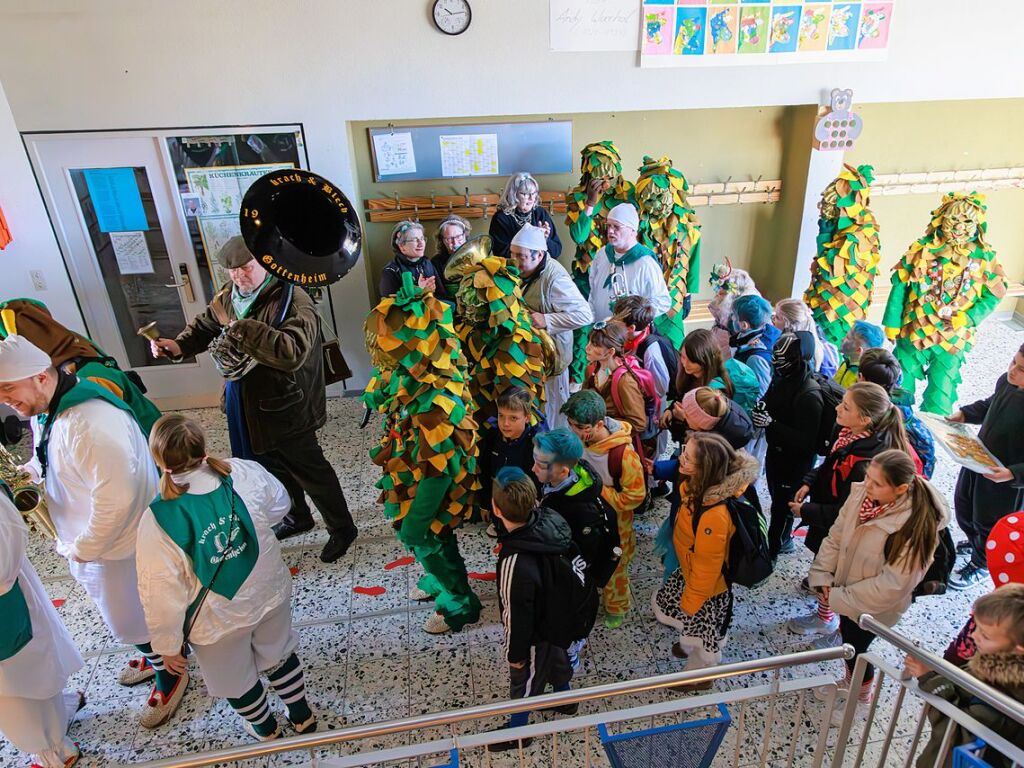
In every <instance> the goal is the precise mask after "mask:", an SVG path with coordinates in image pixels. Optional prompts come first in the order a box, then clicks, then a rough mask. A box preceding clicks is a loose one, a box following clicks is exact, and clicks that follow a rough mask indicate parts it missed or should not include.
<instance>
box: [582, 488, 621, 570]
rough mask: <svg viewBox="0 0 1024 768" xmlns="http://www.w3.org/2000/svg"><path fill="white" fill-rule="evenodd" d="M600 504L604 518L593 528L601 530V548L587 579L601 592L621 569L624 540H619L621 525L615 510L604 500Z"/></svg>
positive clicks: (591, 564) (591, 565)
mask: <svg viewBox="0 0 1024 768" xmlns="http://www.w3.org/2000/svg"><path fill="white" fill-rule="evenodd" d="M598 502H599V503H600V505H601V512H602V514H603V515H604V517H603V518H602V519H601V522H599V523H596V524H595V525H594V526H591V527H593V528H599V529H600V536H601V546H600V549H599V551H598V555H597V557H596V558H595V559H594V562H593V563H590V568H589V569H588V572H587V577H588V578H589V579H590V582H591V584H593V586H594V587H595V588H596V589H598V590H601V589H604V586H605V585H606V584H607V583H608V582H609V580H611V578H612V574H613V573H615V569H616V568H618V567H619V560H621V559H622V540H621V539H620V538H619V523H618V519H617V518H616V516H615V510H614V509H612V508H611V505H610V504H608V503H607V502H606V501H604V500H603V499H598Z"/></svg>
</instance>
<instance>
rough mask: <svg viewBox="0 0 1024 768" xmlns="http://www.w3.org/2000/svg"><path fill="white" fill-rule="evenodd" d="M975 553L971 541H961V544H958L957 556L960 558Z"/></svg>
mask: <svg viewBox="0 0 1024 768" xmlns="http://www.w3.org/2000/svg"><path fill="white" fill-rule="evenodd" d="M973 551H974V546H973V545H972V544H971V542H970V541H960V542H957V545H956V554H957V556H958V557H959V556H960V555H969V554H971V552H973Z"/></svg>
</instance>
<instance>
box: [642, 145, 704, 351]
mask: <svg viewBox="0 0 1024 768" xmlns="http://www.w3.org/2000/svg"><path fill="white" fill-rule="evenodd" d="M689 188H690V187H689V185H688V184H687V183H686V177H685V176H683V174H682V173H681V172H680V171H677V170H676V169H675V168H673V167H672V161H671V160H670V159H669V158H667V157H662V158H660V159H658V160H655V159H654V158H652V157H644V164H643V165H642V166H640V178H639V179H638V180H637V182H636V202H637V205H638V206H639V208H640V232H639V235H640V242H641V243H643V244H644V245H646V246H647V247H648V248H650V249H651V250H652V251H654V253H655V254H656V255H657V257H658V260H659V261H660V262H661V268H662V270H663V271H664V274H665V282H666V283H667V284H668V292H669V294H670V295H671V297H672V308H671V309H669V311H668V312H666V313H665V314H664V315H659V316H658V317H657V318H655V320H654V325H655V328H657V330H658V332H659V333H660V334H661V335H662V336H664V337H666V338H667V339H668V340H669V341H670V342H672V346H674V347H675V348H676V349H679V348H680V347H681V346H682V345H683V336H685V335H686V334H685V332H684V330H683V320H684V319H686V316H687V315H688V314H689V307H690V302H689V301H688V300H687V299H688V297H689V296H691V295H692V294H695V293H697V292H698V291H699V290H700V243H701V240H700V220H699V219H698V218H697V214H696V213H695V212H694V210H693V209H692V208H690V207H689V205H687V201H686V193H687V191H688V190H689Z"/></svg>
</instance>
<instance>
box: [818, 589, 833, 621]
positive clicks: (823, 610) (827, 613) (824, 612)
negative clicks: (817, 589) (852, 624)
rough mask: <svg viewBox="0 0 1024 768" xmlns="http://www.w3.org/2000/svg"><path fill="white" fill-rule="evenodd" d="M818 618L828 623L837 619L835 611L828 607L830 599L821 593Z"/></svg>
mask: <svg viewBox="0 0 1024 768" xmlns="http://www.w3.org/2000/svg"><path fill="white" fill-rule="evenodd" d="M818 618H819V619H821V620H822V621H823V622H826V623H828V622H831V621H835V620H836V615H835V613H833V611H832V609H831V608H829V607H828V600H826V599H825V598H824V597H822V596H821V595H818Z"/></svg>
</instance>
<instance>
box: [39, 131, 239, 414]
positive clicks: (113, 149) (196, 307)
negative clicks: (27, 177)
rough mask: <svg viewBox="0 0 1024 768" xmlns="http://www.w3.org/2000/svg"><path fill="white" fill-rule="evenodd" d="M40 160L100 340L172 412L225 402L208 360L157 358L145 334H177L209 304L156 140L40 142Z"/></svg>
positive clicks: (87, 312)
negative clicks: (147, 329)
mask: <svg viewBox="0 0 1024 768" xmlns="http://www.w3.org/2000/svg"><path fill="white" fill-rule="evenodd" d="M29 148H30V155H31V157H32V160H33V163H34V165H35V167H36V173H37V177H38V178H39V181H40V186H41V188H42V190H43V196H44V199H45V200H46V203H47V206H48V208H49V209H50V215H51V219H52V221H53V223H54V228H55V230H56V231H57V236H58V239H59V241H60V244H61V247H62V251H63V252H64V257H65V261H66V262H67V265H68V269H69V273H70V275H71V279H72V282H73V283H74V286H75V290H76V293H77V294H78V297H79V301H80V303H81V306H82V311H83V314H84V315H85V320H86V324H87V325H88V327H89V331H90V333H91V335H92V338H93V341H95V342H96V343H97V344H98V345H99V346H100V347H102V348H103V350H104V351H105V352H106V353H107V354H109V355H112V356H113V357H114V358H115V359H116V360H117V361H118V364H119V365H121V366H122V367H123V368H126V369H127V368H133V369H135V370H137V371H138V372H139V374H140V375H141V376H142V379H143V381H145V383H146V386H147V387H148V389H149V396H150V397H151V398H152V399H153V400H154V401H156V402H157V404H158V405H159V406H160V407H162V408H182V407H199V406H206V405H213V404H216V403H217V402H218V401H219V398H220V388H221V378H220V376H219V374H218V373H217V371H216V369H215V368H214V366H213V362H212V360H210V359H209V357H208V356H207V355H201V356H200V357H199V358H190V359H187V360H184V361H182V362H181V363H177V364H172V363H170V362H169V361H167V360H164V359H160V360H157V359H154V358H153V357H152V356H151V355H150V354H149V345H148V343H147V342H146V340H145V339H143V338H141V337H140V336H139V335H138V330H139V328H141V327H142V326H145V325H147V324H149V323H156V325H157V328H158V329H159V332H160V335H162V336H166V337H174V336H175V335H177V334H178V333H180V332H181V330H182V329H183V328H184V327H185V325H186V324H187V323H188V322H189V321H190V320H191V319H192V318H194V317H195V316H196V315H197V314H199V313H201V312H203V311H204V310H205V308H206V302H207V300H208V295H207V290H208V289H207V287H206V286H204V285H203V282H204V281H203V280H202V279H201V278H200V277H199V275H200V273H199V271H198V267H197V263H196V258H195V254H194V252H193V249H192V247H191V243H190V241H189V239H188V238H187V237H186V236H185V232H186V229H185V228H184V227H183V226H182V225H181V219H182V218H183V214H182V213H181V212H180V210H179V209H178V206H177V204H176V203H177V200H176V198H177V197H178V195H177V194H175V193H174V192H175V190H173V189H172V186H171V185H170V184H169V183H168V179H167V175H166V173H165V170H164V164H163V159H162V157H161V153H160V145H159V141H158V139H157V138H155V137H147V138H142V137H139V138H131V137H113V136H112V137H97V136H82V137H58V136H53V137H50V136H44V137H38V138H35V139H33V140H32V141H31V142H30V144H29Z"/></svg>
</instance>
